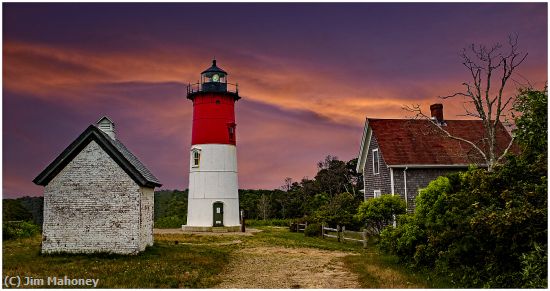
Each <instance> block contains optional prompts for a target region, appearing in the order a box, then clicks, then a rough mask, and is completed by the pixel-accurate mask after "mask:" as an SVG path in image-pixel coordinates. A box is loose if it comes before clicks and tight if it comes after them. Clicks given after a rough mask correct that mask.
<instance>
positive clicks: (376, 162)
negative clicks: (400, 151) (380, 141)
mask: <svg viewBox="0 0 550 291" xmlns="http://www.w3.org/2000/svg"><path fill="white" fill-rule="evenodd" d="M372 171H373V173H374V174H375V175H378V174H380V156H379V154H378V149H374V150H372Z"/></svg>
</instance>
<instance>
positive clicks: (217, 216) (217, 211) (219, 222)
mask: <svg viewBox="0 0 550 291" xmlns="http://www.w3.org/2000/svg"><path fill="white" fill-rule="evenodd" d="M214 226H223V203H221V202H215V203H214Z"/></svg>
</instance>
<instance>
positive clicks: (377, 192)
mask: <svg viewBox="0 0 550 291" xmlns="http://www.w3.org/2000/svg"><path fill="white" fill-rule="evenodd" d="M373 195H374V198H378V197H380V196H382V191H380V189H377V190H374V191H373Z"/></svg>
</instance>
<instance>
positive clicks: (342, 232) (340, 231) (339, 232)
mask: <svg viewBox="0 0 550 291" xmlns="http://www.w3.org/2000/svg"><path fill="white" fill-rule="evenodd" d="M298 228H299V227H298ZM329 232H336V235H334V234H328V233H329ZM346 234H348V237H346ZM353 234H354V235H359V236H361V239H356V238H351V237H349V235H353ZM321 235H322V237H323V238H325V237H330V238H336V239H338V242H342V243H345V241H346V240H349V241H355V242H362V243H363V248H367V230H366V229H363V231H349V230H346V227H345V226H342V227H340V225H338V226H336V228H330V227H325V224H324V223H323V224H322V225H321Z"/></svg>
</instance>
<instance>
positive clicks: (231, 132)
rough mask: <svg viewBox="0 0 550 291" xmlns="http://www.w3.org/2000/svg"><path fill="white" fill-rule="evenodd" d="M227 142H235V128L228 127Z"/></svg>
mask: <svg viewBox="0 0 550 291" xmlns="http://www.w3.org/2000/svg"><path fill="white" fill-rule="evenodd" d="M229 140H235V126H234V125H231V126H229Z"/></svg>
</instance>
